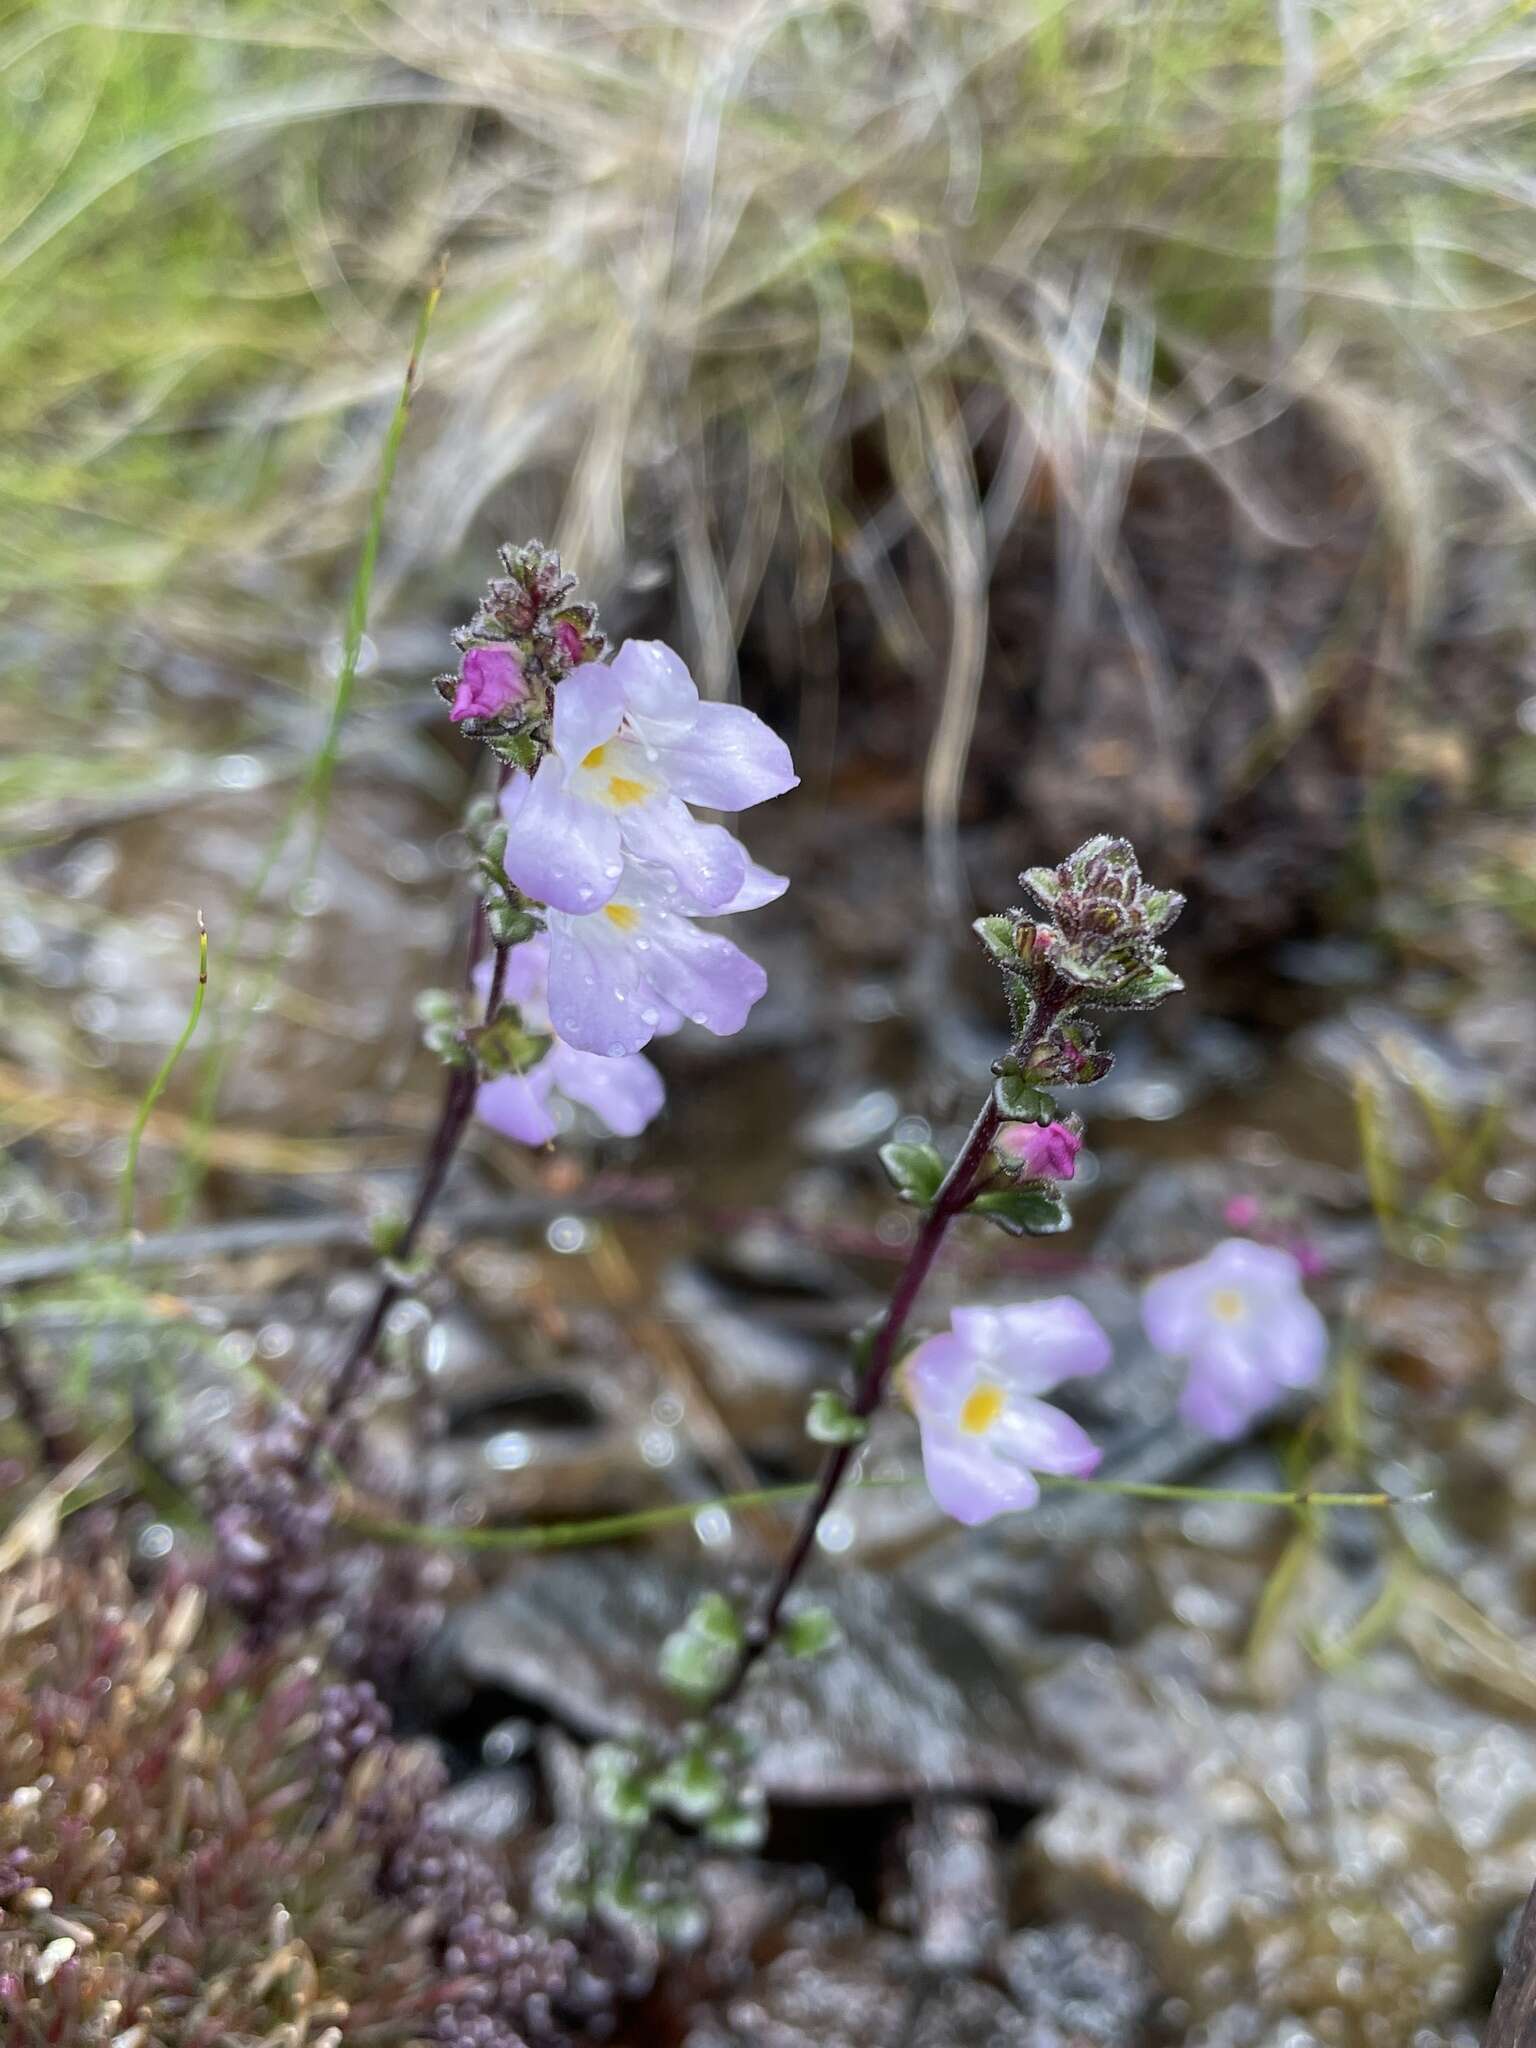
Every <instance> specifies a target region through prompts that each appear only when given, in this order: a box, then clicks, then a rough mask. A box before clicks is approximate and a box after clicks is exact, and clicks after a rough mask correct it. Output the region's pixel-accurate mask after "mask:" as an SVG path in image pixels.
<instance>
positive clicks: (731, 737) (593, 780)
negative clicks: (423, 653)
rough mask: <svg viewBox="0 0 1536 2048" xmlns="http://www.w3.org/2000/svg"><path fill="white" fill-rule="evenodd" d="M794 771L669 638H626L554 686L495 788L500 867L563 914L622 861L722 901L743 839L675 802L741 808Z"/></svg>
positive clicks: (741, 880)
mask: <svg viewBox="0 0 1536 2048" xmlns="http://www.w3.org/2000/svg"><path fill="white" fill-rule="evenodd" d="M797 780H798V778H797V777H796V775H795V772H794V768H793V765H792V763H791V761H790V757H789V749H788V748H787V747H786V746H785V744H784V742H783V741H782V740H781V739H780V738H779V737H778V735H777V734H776V733H775V732H773V731H772V730H771V729H770V728H769V727H768V726H767V725H765V724H764V723H763V721H762V720H761V719H760V718H758V717H757V716H756V715H755V714H754V713H753V712H750V711H746V710H744V709H743V708H742V707H741V706H740V705H736V704H713V703H705V702H703V701H702V700H701V698H700V696H699V692H698V689H697V687H696V685H695V683H694V681H693V678H692V677H691V676H690V675H689V673H688V670H687V668H686V667H685V666H684V664H683V662H682V660H681V659H680V658H679V656H677V655H676V654H674V653H673V652H672V650H671V648H669V647H666V646H663V645H662V643H661V642H660V641H658V640H628V641H626V642H625V643H624V645H623V646H622V647H621V648H620V649H619V651H618V653H617V654H616V655H615V656H614V658H613V660H612V661H611V662H609V663H607V664H606V665H605V664H603V663H601V662H588V663H586V664H585V665H584V666H583V667H581V668H578V669H576V670H574V671H573V672H572V673H571V674H570V675H569V676H567V677H566V678H565V679H564V681H563V682H561V683H560V684H558V685H557V687H556V688H555V691H554V716H553V720H552V728H551V739H550V747H549V751H548V752H547V753H546V754H545V755H544V757H543V758H542V760H540V762H539V763H538V765H537V767H536V768H535V769H534V770H533V771H532V773H529V772H528V771H527V770H526V769H519V770H518V771H517V773H516V774H514V775H513V776H512V778H511V779H510V781H509V782H508V785H507V787H506V789H505V791H504V792H503V795H502V816H503V818H504V819H505V821H506V826H507V839H506V852H505V854H504V856H503V859H504V864H505V868H506V873H507V876H508V879H509V880H510V881H511V882H512V883H513V884H514V885H515V886H516V887H517V888H518V889H520V890H522V891H523V893H524V894H525V895H526V896H527V897H529V898H530V899H531V900H532V901H534V902H537V903H542V904H547V905H548V906H549V908H550V909H551V910H556V911H560V912H563V913H564V914H565V915H567V916H590V915H592V914H593V913H595V912H598V911H600V910H602V908H603V907H604V905H606V904H608V903H610V902H611V901H613V900H614V898H615V896H616V895H617V894H618V893H619V888H620V883H621V881H622V880H623V878H624V877H625V875H626V873H627V871H628V868H627V864H632V863H635V862H639V863H643V864H644V865H646V866H647V867H651V868H656V869H659V870H660V871H661V873H662V874H663V875H664V876H665V877H666V878H667V882H668V883H669V885H670V888H671V892H672V895H673V898H674V899H675V901H676V903H677V905H678V907H679V908H680V910H682V911H683V912H685V913H686V912H696V911H706V912H723V911H726V910H734V909H737V908H740V907H742V906H741V905H740V904H738V902H737V901H736V899H737V898H738V897H739V896H740V894H741V891H742V888H743V885H744V884H745V882H746V880H747V873H748V868H749V865H750V863H749V860H748V856H747V853H746V849H745V848H744V847H743V846H742V845H741V844H740V843H739V842H738V841H737V840H736V839H734V838H733V837H732V836H731V834H730V833H729V832H727V831H726V830H725V829H724V828H723V827H722V826H719V825H709V824H703V823H701V822H700V821H699V820H698V819H697V818H695V817H694V815H693V813H692V812H691V811H690V810H689V808H688V806H689V804H703V805H706V806H708V807H709V808H711V809H714V810H722V811H741V810H746V809H748V808H749V807H750V806H752V805H754V804H760V803H763V802H765V801H766V800H767V799H768V798H770V797H774V796H780V795H782V794H783V792H784V791H785V790H788V789H793V788H794V786H795V783H796V781H797ZM642 1042H643V1041H642ZM593 1049H594V1050H605V1048H603V1047H594V1048H593Z"/></svg>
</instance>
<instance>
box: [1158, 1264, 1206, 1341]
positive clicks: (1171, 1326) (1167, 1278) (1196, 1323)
mask: <svg viewBox="0 0 1536 2048" xmlns="http://www.w3.org/2000/svg"><path fill="white" fill-rule="evenodd" d="M1210 1292H1211V1281H1210V1274H1209V1270H1208V1267H1207V1262H1206V1261H1205V1260H1204V1259H1201V1260H1200V1261H1199V1263H1198V1264H1196V1265H1193V1266H1179V1267H1177V1268H1176V1269H1175V1270H1174V1271H1173V1272H1172V1273H1162V1274H1160V1275H1159V1276H1158V1278H1157V1279H1156V1280H1151V1281H1149V1282H1148V1283H1147V1285H1146V1286H1145V1287H1144V1288H1143V1289H1142V1294H1141V1326H1142V1328H1143V1329H1144V1330H1145V1331H1146V1333H1147V1335H1148V1337H1149V1338H1150V1339H1151V1341H1152V1342H1153V1343H1154V1344H1155V1345H1156V1346H1157V1348H1158V1350H1159V1351H1166V1352H1167V1353H1168V1355H1169V1357H1170V1358H1184V1357H1187V1356H1188V1354H1189V1351H1190V1347H1191V1346H1192V1345H1193V1344H1194V1343H1195V1342H1196V1341H1197V1339H1198V1338H1199V1336H1200V1333H1201V1331H1202V1330H1203V1329H1204V1328H1205V1326H1206V1321H1207V1314H1206V1302H1207V1300H1208V1299H1209V1296H1210Z"/></svg>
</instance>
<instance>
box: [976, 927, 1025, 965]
mask: <svg viewBox="0 0 1536 2048" xmlns="http://www.w3.org/2000/svg"><path fill="white" fill-rule="evenodd" d="M1014 923H1015V920H1014V919H1013V918H1011V917H1003V916H992V917H978V918H977V919H976V921H975V923H974V924H973V925H972V926H971V930H972V931H973V932H974V933H975V934H976V936H977V938H978V939H980V941H981V943H982V944H983V945H984V946H985V947H986V949H987V951H988V952H989V953H990V954H991V955H992V958H993V959H994V960H995V961H996V962H997V964H998V965H999V967H1017V966H1018V964H1019V949H1018V947H1017V946H1016V945H1015V944H1014V938H1013V928H1014Z"/></svg>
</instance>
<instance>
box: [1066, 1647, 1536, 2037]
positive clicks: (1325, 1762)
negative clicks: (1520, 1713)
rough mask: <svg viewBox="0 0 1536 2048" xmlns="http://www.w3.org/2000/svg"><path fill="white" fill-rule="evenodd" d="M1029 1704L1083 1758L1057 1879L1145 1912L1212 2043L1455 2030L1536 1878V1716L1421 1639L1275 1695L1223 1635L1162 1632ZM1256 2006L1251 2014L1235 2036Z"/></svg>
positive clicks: (1166, 1966) (1086, 1664) (1076, 1673)
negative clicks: (1507, 1710) (1460, 1681)
mask: <svg viewBox="0 0 1536 2048" xmlns="http://www.w3.org/2000/svg"><path fill="white" fill-rule="evenodd" d="M1031 1703H1032V1707H1033V1711H1034V1714H1035V1718H1036V1722H1037V1726H1038V1728H1039V1732H1040V1736H1041V1740H1042V1742H1043V1744H1044V1746H1045V1747H1046V1749H1047V1751H1048V1752H1050V1753H1053V1754H1055V1755H1057V1756H1058V1757H1060V1758H1061V1759H1062V1760H1063V1761H1064V1762H1066V1763H1067V1764H1068V1766H1069V1776H1068V1778H1067V1780H1066V1782H1065V1783H1064V1785H1063V1788H1062V1791H1061V1794H1060V1796H1059V1798H1058V1800H1057V1802H1056V1803H1055V1805H1054V1807H1053V1809H1052V1811H1051V1812H1050V1814H1049V1815H1048V1816H1047V1817H1046V1818H1045V1819H1044V1820H1042V1821H1041V1822H1040V1823H1039V1824H1038V1826H1037V1827H1036V1829H1035V1830H1034V1832H1033V1836H1032V1839H1031V1844H1030V1855H1031V1856H1032V1857H1033V1858H1035V1859H1038V1861H1037V1870H1036V1875H1037V1879H1038V1881H1039V1882H1040V1883H1041V1884H1042V1885H1043V1886H1045V1887H1046V1888H1047V1892H1048V1895H1049V1896H1052V1897H1054V1898H1057V1899H1061V1898H1062V1897H1064V1896H1065V1897H1066V1898H1067V1899H1069V1900H1070V1899H1071V1898H1073V1897H1074V1896H1075V1897H1077V1898H1079V1899H1080V1900H1081V1901H1082V1902H1083V1903H1084V1905H1090V1904H1091V1907H1092V1910H1094V1911H1095V1912H1098V1913H1103V1912H1105V1911H1110V1910H1114V1909H1116V1908H1117V1907H1118V1909H1119V1910H1120V1911H1122V1912H1123V1911H1127V1910H1131V1909H1134V1912H1135V1915H1136V1923H1135V1924H1136V1925H1137V1926H1138V1927H1139V1929H1141V1930H1142V1931H1143V1932H1144V1934H1145V1938H1146V1940H1147V1943H1148V1946H1149V1948H1150V1950H1151V1952H1152V1955H1153V1958H1154V1961H1155V1962H1157V1963H1160V1964H1161V1966H1162V1970H1163V1975H1164V1979H1165V1982H1166V1983H1167V1984H1168V1986H1169V1987H1170V1988H1172V1989H1176V1990H1177V1991H1178V1993H1179V1994H1180V1996H1181V1997H1182V1998H1183V1999H1184V2000H1185V2001H1186V2003H1187V2004H1188V2006H1189V2008H1190V2011H1191V2013H1192V2014H1193V2016H1194V2017H1195V2018H1196V2019H1198V2020H1200V2021H1210V2022H1216V2021H1218V2020H1219V2021H1220V2022H1221V2024H1222V2026H1223V2027H1225V2028H1226V2030H1227V2031H1226V2032H1223V2033H1218V2034H1217V2035H1215V2036H1213V2038H1219V2039H1223V2040H1230V2041H1232V2042H1233V2043H1236V2042H1237V2041H1240V2040H1241V2041H1249V2040H1251V2041H1255V2042H1258V2041H1263V2042H1269V2041H1271V2040H1274V2041H1279V2040H1282V2039H1286V2038H1295V2039H1298V2040H1305V2041H1315V2042H1318V2043H1325V2044H1338V2048H1399V2044H1401V2043H1402V2042H1404V2041H1406V2040H1409V2039H1416V2038H1418V2037H1417V2035H1416V2034H1415V2032H1414V2029H1415V2028H1416V2027H1419V2026H1430V2025H1432V2024H1433V2023H1434V2022H1436V2021H1440V2022H1443V2023H1444V2024H1446V2025H1447V2026H1449V2025H1451V2024H1452V2023H1453V2022H1454V2021H1455V2020H1456V2019H1457V2018H1458V2016H1459V2015H1460V2014H1461V2013H1463V2012H1464V2011H1465V2010H1466V2008H1467V2004H1468V2002H1469V2001H1470V2000H1471V1999H1472V1998H1473V1997H1474V1996H1475V1995H1476V1993H1477V1991H1478V1989H1479V1987H1480V1982H1481V1980H1482V1977H1483V1974H1484V1972H1485V1969H1486V1966H1487V1956H1488V1943H1489V1941H1490V1940H1491V1929H1492V1927H1493V1926H1495V1925H1496V1924H1497V1920H1498V1917H1499V1914H1500V1912H1501V1911H1503V1910H1507V1908H1508V1906H1509V1905H1510V1904H1511V1903H1512V1902H1513V1901H1514V1900H1515V1899H1517V1898H1518V1897H1519V1895H1520V1892H1521V1890H1522V1888H1523V1886H1524V1884H1525V1883H1526V1881H1527V1880H1528V1878H1529V1876H1530V1875H1531V1874H1533V1873H1536V1733H1533V1732H1532V1730H1530V1729H1529V1728H1520V1729H1518V1730H1516V1729H1513V1728H1511V1727H1510V1726H1509V1725H1508V1724H1507V1723H1506V1722H1505V1721H1503V1720H1502V1719H1500V1718H1497V1717H1495V1716H1494V1715H1492V1714H1489V1713H1487V1712H1484V1711H1482V1710H1481V1709H1478V1708H1475V1707H1472V1706H1468V1705H1464V1704H1462V1703H1461V1702H1459V1701H1456V1700H1452V1699H1450V1698H1448V1697H1446V1695H1445V1694H1444V1693H1442V1692H1440V1691H1438V1690H1436V1689H1435V1688H1433V1687H1432V1686H1430V1685H1429V1684H1427V1683H1426V1682H1425V1680H1424V1678H1423V1677H1422V1675H1421V1674H1420V1673H1419V1672H1418V1670H1417V1669H1416V1667H1415V1666H1414V1664H1413V1663H1412V1662H1411V1660H1409V1659H1408V1658H1407V1657H1406V1656H1405V1655H1404V1654H1403V1653H1402V1652H1401V1651H1397V1650H1392V1651H1383V1652H1380V1653H1377V1654H1376V1655H1375V1656H1373V1657H1372V1658H1371V1659H1370V1660H1369V1661H1368V1662H1366V1663H1362V1664H1360V1665H1358V1666H1355V1667H1352V1668H1351V1669H1350V1670H1348V1671H1346V1672H1341V1673H1336V1674H1331V1675H1324V1676H1320V1677H1318V1678H1317V1679H1316V1680H1315V1681H1314V1683H1313V1686H1312V1687H1311V1689H1310V1694H1309V1695H1306V1694H1300V1695H1298V1696H1297V1698H1296V1700H1295V1703H1294V1704H1293V1705H1289V1706H1286V1707H1283V1708H1275V1707H1264V1706H1260V1705H1258V1704H1256V1703H1255V1702H1254V1701H1253V1699H1252V1698H1251V1696H1249V1695H1248V1694H1246V1693H1245V1692H1244V1690H1243V1688H1242V1686H1241V1684H1240V1683H1239V1680H1238V1676H1237V1673H1236V1671H1235V1670H1234V1668H1233V1667H1232V1666H1231V1665H1230V1663H1229V1662H1228V1660H1227V1659H1226V1658H1225V1657H1224V1656H1223V1655H1222V1653H1220V1652H1219V1651H1218V1650H1217V1649H1216V1647H1215V1646H1214V1645H1213V1644H1212V1643H1211V1642H1210V1641H1209V1640H1206V1639H1203V1638H1202V1637H1200V1636H1199V1635H1197V1634H1196V1633H1195V1632H1193V1631H1189V1630H1172V1629H1169V1630H1158V1631H1155V1632H1154V1633H1153V1634H1152V1635H1151V1636H1149V1637H1148V1639H1147V1640H1146V1642H1145V1643H1144V1644H1142V1645H1141V1646H1139V1647H1138V1648H1137V1649H1136V1650H1135V1651H1134V1652H1131V1653H1116V1652H1112V1651H1110V1650H1108V1649H1107V1648H1103V1647H1094V1648H1088V1649H1084V1650H1083V1651H1081V1652H1080V1653H1079V1654H1078V1655H1077V1656H1076V1657H1073V1658H1070V1659H1068V1660H1067V1661H1066V1662H1065V1663H1064V1664H1063V1665H1062V1666H1061V1668H1060V1669H1059V1670H1058V1671H1056V1672H1055V1673H1053V1674H1051V1675H1049V1676H1047V1677H1045V1678H1043V1679H1041V1680H1040V1681H1039V1682H1037V1684H1036V1685H1035V1687H1034V1688H1033V1692H1032V1695H1031ZM1243 2003H1246V2004H1247V2005H1249V2006H1250V2007H1251V2008H1252V2019H1253V2025H1252V2027H1251V2028H1248V2029H1247V2030H1246V2031H1245V2030H1237V2031H1233V2028H1234V2025H1235V2022H1234V2019H1233V2015H1232V2012H1231V2011H1230V2010H1229V2009H1230V2008H1233V2007H1234V2006H1236V2005H1239V2004H1243ZM1285 2024H1290V2025H1292V2026H1293V2027H1295V2028H1296V2029H1299V2031H1297V2032H1296V2033H1295V2034H1294V2036H1287V2035H1286V2034H1285V2032H1284V2025H1285ZM1272 2030H1273V2031H1272ZM1429 2038H1431V2039H1433V2038H1435V2037H1434V2036H1433V2035H1431V2036H1429Z"/></svg>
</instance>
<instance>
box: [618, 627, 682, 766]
mask: <svg viewBox="0 0 1536 2048" xmlns="http://www.w3.org/2000/svg"><path fill="white" fill-rule="evenodd" d="M609 670H610V673H612V674H613V675H615V676H617V677H618V679H619V681H620V682H621V683H622V684H623V686H624V706H625V709H626V710H627V711H628V713H629V719H630V723H631V724H632V725H633V726H634V727H635V730H636V731H637V732H638V733H639V734H640V736H641V738H642V739H644V740H646V741H647V742H648V743H649V744H650V745H652V746H661V745H663V744H664V743H666V742H668V741H673V740H680V739H681V738H682V737H683V735H684V734H685V733H687V732H689V731H690V730H691V729H692V727H693V722H694V720H695V719H696V718H697V717H698V715H699V688H698V684H697V683H695V681H694V680H693V677H692V676H691V675H689V673H688V667H687V664H686V663H685V662H684V660H683V658H682V656H681V655H680V654H674V653H673V651H672V649H671V648H670V647H668V646H667V644H666V642H665V641H662V640H626V641H625V642H624V645H623V646H622V647H621V648H620V649H619V651H618V653H617V654H616V655H615V656H614V657H613V660H612V661H611V662H610V664H609Z"/></svg>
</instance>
